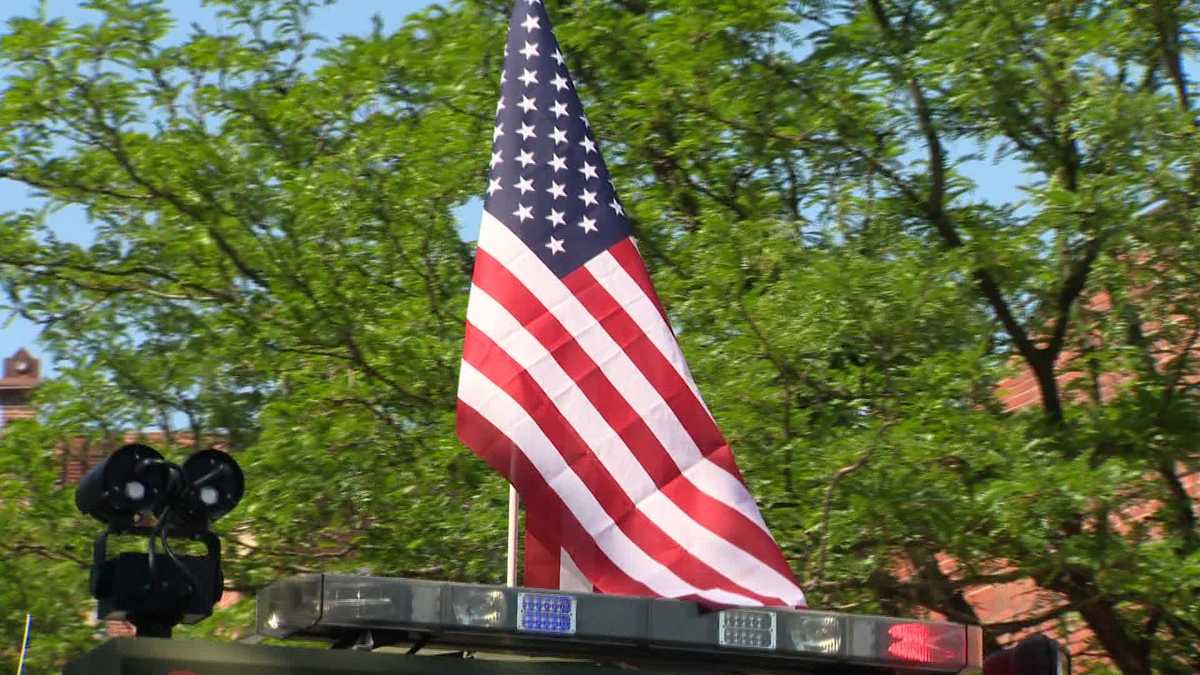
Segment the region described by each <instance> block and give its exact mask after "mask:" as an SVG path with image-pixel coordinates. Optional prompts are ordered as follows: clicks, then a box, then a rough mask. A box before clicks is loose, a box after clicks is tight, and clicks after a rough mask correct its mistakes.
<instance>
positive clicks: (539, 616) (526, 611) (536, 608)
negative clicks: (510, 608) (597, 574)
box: [517, 593, 575, 635]
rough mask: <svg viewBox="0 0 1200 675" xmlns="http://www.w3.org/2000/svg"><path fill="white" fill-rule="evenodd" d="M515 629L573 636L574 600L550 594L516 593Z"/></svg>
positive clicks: (567, 596)
mask: <svg viewBox="0 0 1200 675" xmlns="http://www.w3.org/2000/svg"><path fill="white" fill-rule="evenodd" d="M517 629H518V630H523V631H528V632H530V633H550V634H553V635H574V634H575V598H573V597H571V596H569V595H557V594H550V593H518V594H517Z"/></svg>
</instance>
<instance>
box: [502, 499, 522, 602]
mask: <svg viewBox="0 0 1200 675" xmlns="http://www.w3.org/2000/svg"><path fill="white" fill-rule="evenodd" d="M519 504H520V498H519V497H517V488H515V487H513V486H512V484H511V483H510V484H509V486H508V568H507V574H506V576H505V582H504V583H505V585H507V586H516V585H517V521H518V520H520V513H519V512H518V510H517V507H518V505H519Z"/></svg>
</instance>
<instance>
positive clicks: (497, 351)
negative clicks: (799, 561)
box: [463, 323, 790, 605]
mask: <svg viewBox="0 0 1200 675" xmlns="http://www.w3.org/2000/svg"><path fill="white" fill-rule="evenodd" d="M463 360H464V361H466V362H467V363H469V364H471V365H472V366H474V367H475V368H476V369H477V370H478V371H479V372H480V373H482V374H483V375H484V376H485V377H487V379H489V380H491V381H492V382H493V383H495V384H496V385H497V386H498V387H500V388H501V389H503V390H504V392H505V393H507V394H508V395H509V396H510V397H511V398H512V399H513V400H514V401H516V402H517V404H518V405H519V406H520V407H521V408H522V409H523V410H524V411H525V412H526V413H527V414H528V415H529V417H530V418H532V419H533V420H534V422H535V423H536V424H537V425H538V428H539V429H541V430H542V433H543V434H544V435H545V436H546V438H547V439H549V441H550V443H551V444H552V445H553V446H554V448H555V449H556V450H557V451H558V452H559V454H560V455H562V457H563V459H564V461H566V463H567V465H568V466H570V467H571V469H572V470H573V471H574V472H575V475H577V476H579V478H580V480H582V481H583V483H584V485H586V486H587V488H588V491H589V492H591V493H592V495H594V496H595V498H596V501H597V502H599V503H600V506H601V507H602V508H603V509H604V511H605V512H606V513H607V514H608V516H609V518H611V519H612V520H613V522H614V523H616V525H617V527H618V528H620V530H621V531H622V532H624V533H625V535H626V536H627V537H629V539H630V540H631V541H633V542H634V544H635V545H637V546H638V548H640V549H642V550H643V551H645V552H646V553H647V554H649V555H650V557H652V558H654V559H655V560H657V561H658V562H659V563H660V564H661V565H663V566H664V567H666V568H668V569H670V570H671V571H672V572H674V573H675V574H676V575H677V576H678V577H679V578H680V579H682V580H684V581H685V582H687V583H688V584H690V585H692V586H695V587H696V588H699V589H722V590H726V591H732V592H735V593H739V594H741V595H745V596H747V597H751V598H754V599H755V600H758V601H759V602H761V603H763V604H768V605H781V604H786V603H785V602H784V601H783V600H782V599H781V598H775V597H770V596H763V595H759V594H757V593H754V592H752V591H750V590H748V589H746V588H743V587H742V586H740V585H738V584H737V583H735V582H734V581H733V580H732V579H730V578H728V577H727V576H725V575H723V574H721V573H720V572H718V571H716V570H714V569H713V568H712V567H710V566H708V565H707V564H705V563H704V562H703V561H701V560H700V559H698V558H697V557H696V556H695V555H693V554H692V553H691V552H689V551H688V550H686V549H685V548H684V547H683V545H682V544H680V543H679V542H678V541H676V540H675V539H673V538H672V537H671V536H670V535H669V534H667V533H666V532H665V531H663V529H662V528H661V527H660V526H659V525H658V524H657V523H656V522H655V521H654V520H652V519H651V518H650V517H648V516H647V515H646V514H645V513H643V512H642V511H641V510H640V509H638V508H637V506H636V505H635V504H634V503H633V501H632V500H630V498H629V496H628V495H627V494H626V493H625V490H624V489H623V488H622V487H621V485H620V483H618V482H617V480H616V479H614V478H613V476H612V474H610V473H609V472H608V470H607V469H606V468H605V467H604V464H603V463H602V462H601V460H600V459H599V458H598V457H597V456H596V454H595V453H594V452H593V451H592V449H591V448H590V447H588V445H587V443H585V442H584V441H583V439H582V438H580V437H579V434H578V433H577V432H576V431H575V429H574V428H573V427H572V426H571V423H570V422H568V421H567V420H566V419H565V418H564V417H563V416H562V414H561V413H560V412H559V410H558V408H557V407H556V406H555V404H554V401H552V400H551V399H550V398H549V397H548V396H547V395H546V393H545V392H544V391H543V390H542V388H541V387H540V386H539V385H538V383H537V382H536V381H535V380H534V379H533V377H532V376H530V375H529V374H528V373H527V372H525V371H524V370H522V369H521V368H520V365H519V364H517V363H516V362H515V361H513V360H512V358H511V357H509V355H508V354H507V353H506V352H504V350H503V349H502V348H501V347H500V346H499V345H497V344H496V343H495V342H493V341H492V340H491V339H490V338H489V337H488V336H487V335H485V334H483V332H481V331H480V330H479V329H478V328H477V327H475V326H473V325H472V324H470V323H468V324H467V326H466V336H465V338H464V340H463ZM679 483H680V481H676V482H675V483H673V484H672V486H674V485H677V484H679ZM672 491H673V492H682V493H683V495H684V496H685V498H686V497H691V498H692V499H693V500H694V501H693V503H692V504H691V506H692V508H691V509H689V508H687V506H683V505H681V506H683V508H684V510H685V511H686V512H688V513H689V514H690V515H692V517H693V518H695V519H696V520H697V521H698V522H701V523H702V524H703V519H702V518H700V517H699V516H698V514H697V513H696V511H703V509H704V508H705V505H704V504H703V500H701V499H696V497H695V496H692V495H688V494H687V490H686V489H684V490H672ZM693 492H695V491H694V490H693ZM664 493H666V491H665V490H664ZM667 494H668V497H670V494H669V493H667ZM697 494H699V493H697ZM710 501H715V500H710ZM722 506H723V505H722ZM730 511H732V509H730ZM551 513H553V512H551ZM735 513H736V512H735ZM739 515H740V514H739ZM754 529H755V530H756V531H759V532H761V530H758V528H757V527H755V528H754ZM738 534H739V533H737V532H731V533H730V536H727V537H726V539H727V540H728V541H737V539H738V538H740V536H737V535H738ZM788 578H790V576H789V577H788Z"/></svg>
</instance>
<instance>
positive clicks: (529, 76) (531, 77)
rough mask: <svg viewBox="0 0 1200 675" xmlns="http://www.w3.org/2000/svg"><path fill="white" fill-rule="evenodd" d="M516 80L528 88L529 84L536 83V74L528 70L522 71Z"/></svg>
mask: <svg viewBox="0 0 1200 675" xmlns="http://www.w3.org/2000/svg"><path fill="white" fill-rule="evenodd" d="M517 79H519V80H521V81H522V82H524V83H525V86H526V87H528V86H529V85H531V84H537V83H538V79H537V73H536V72H534V71H532V70H528V69H522V72H521V77H519V78H517Z"/></svg>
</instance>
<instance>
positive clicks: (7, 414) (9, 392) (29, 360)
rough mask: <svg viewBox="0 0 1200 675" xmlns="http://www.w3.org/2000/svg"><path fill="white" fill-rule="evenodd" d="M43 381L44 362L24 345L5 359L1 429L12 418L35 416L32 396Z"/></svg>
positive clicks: (1, 380) (0, 394) (0, 379)
mask: <svg viewBox="0 0 1200 675" xmlns="http://www.w3.org/2000/svg"><path fill="white" fill-rule="evenodd" d="M41 383H42V363H41V361H38V360H37V359H35V358H33V355H31V354H30V353H29V352H28V351H26V350H25V348H24V347H22V348H21V349H18V350H17V352H16V353H15V354H13V355H12V356H10V357H8V358H6V359H4V374H3V376H2V377H0V429H2V428H3V427H4V426H5V424H7V423H8V422H9V421H10V420H19V419H29V418H30V417H33V414H34V411H33V406H32V405H30V397H31V396H32V395H33V390H34V389H37V386H38V385H39V384H41Z"/></svg>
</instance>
